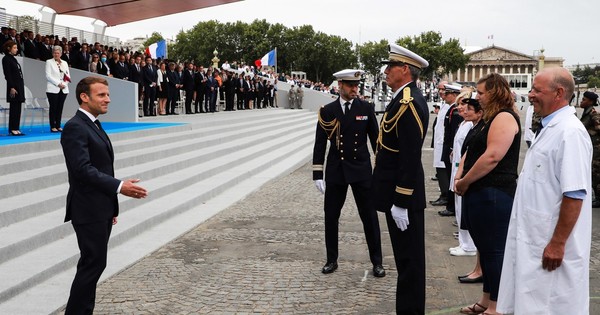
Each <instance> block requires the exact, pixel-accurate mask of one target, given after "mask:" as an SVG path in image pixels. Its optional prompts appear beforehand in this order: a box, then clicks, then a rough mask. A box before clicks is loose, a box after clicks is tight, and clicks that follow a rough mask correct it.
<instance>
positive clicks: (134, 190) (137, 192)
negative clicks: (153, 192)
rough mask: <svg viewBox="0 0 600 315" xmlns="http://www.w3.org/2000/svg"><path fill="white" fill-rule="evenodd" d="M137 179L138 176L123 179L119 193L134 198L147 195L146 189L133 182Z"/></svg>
mask: <svg viewBox="0 0 600 315" xmlns="http://www.w3.org/2000/svg"><path fill="white" fill-rule="evenodd" d="M139 181H140V179H139V178H136V179H127V180H124V181H123V186H121V194H123V195H125V196H127V197H131V198H136V199H142V198H146V197H147V196H148V192H147V191H146V189H144V188H143V187H142V186H138V185H136V184H135V183H138V182H139Z"/></svg>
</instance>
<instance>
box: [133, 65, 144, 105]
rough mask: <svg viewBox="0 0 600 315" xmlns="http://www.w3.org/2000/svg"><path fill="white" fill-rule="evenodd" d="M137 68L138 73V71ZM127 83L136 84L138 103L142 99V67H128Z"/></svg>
mask: <svg viewBox="0 0 600 315" xmlns="http://www.w3.org/2000/svg"><path fill="white" fill-rule="evenodd" d="M138 68H139V71H138ZM129 81H131V82H135V83H137V84H138V101H139V100H141V99H142V92H143V89H144V80H143V76H142V66H141V65H138V64H135V63H134V64H132V65H130V66H129Z"/></svg>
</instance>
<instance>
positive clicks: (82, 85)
mask: <svg viewBox="0 0 600 315" xmlns="http://www.w3.org/2000/svg"><path fill="white" fill-rule="evenodd" d="M95 83H100V84H104V85H106V86H108V81H106V79H104V78H101V77H95V76H89V77H85V78H83V79H81V81H79V83H77V88H75V98H77V103H78V104H79V105H81V104H82V103H83V101H82V100H81V93H85V94H87V95H88V96H91V95H90V86H91V85H92V84H95Z"/></svg>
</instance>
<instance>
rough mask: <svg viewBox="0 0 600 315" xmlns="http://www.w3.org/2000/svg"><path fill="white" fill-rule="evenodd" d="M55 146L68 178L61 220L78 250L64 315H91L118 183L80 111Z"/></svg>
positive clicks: (100, 135)
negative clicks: (72, 234)
mask: <svg viewBox="0 0 600 315" xmlns="http://www.w3.org/2000/svg"><path fill="white" fill-rule="evenodd" d="M60 143H61V145H62V148H63V153H64V156H65V162H66V164H67V170H68V174H69V192H68V193H67V212H66V216H65V222H67V221H71V222H72V224H73V228H74V230H75V234H76V235H77V243H78V245H79V249H80V251H81V257H80V258H79V262H78V263H77V273H76V274H75V279H74V280H73V284H72V286H71V293H70V296H69V301H68V302H67V309H66V313H65V314H66V315H69V314H78V315H79V314H92V312H93V309H94V302H95V296H96V284H97V282H98V279H99V278H100V275H102V272H103V271H104V268H105V267H106V256H107V250H108V239H109V237H110V232H111V229H112V218H113V217H116V216H118V214H119V201H118V199H117V189H118V187H119V184H120V183H121V181H120V180H118V179H116V178H114V173H115V172H114V167H113V163H114V153H113V148H112V144H111V142H110V140H109V138H108V136H107V135H106V133H105V132H104V130H102V129H100V128H98V126H96V124H94V122H92V121H91V120H90V118H88V117H87V116H86V115H85V114H84V113H83V112H81V111H79V110H78V111H77V112H76V114H75V116H74V117H73V118H71V119H70V120H69V121H68V122H67V123H66V124H65V127H64V131H63V132H62V134H61V139H60Z"/></svg>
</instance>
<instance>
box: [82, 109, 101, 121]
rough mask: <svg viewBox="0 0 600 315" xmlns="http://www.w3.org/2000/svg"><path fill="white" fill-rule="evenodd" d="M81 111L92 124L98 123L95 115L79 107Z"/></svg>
mask: <svg viewBox="0 0 600 315" xmlns="http://www.w3.org/2000/svg"><path fill="white" fill-rule="evenodd" d="M79 110H80V111H81V112H82V113H84V114H85V115H86V116H87V117H88V118H89V119H90V120H91V121H92V122H95V121H96V119H97V118H96V117H94V115H92V114H90V113H89V112H88V111H86V110H85V109H83V108H81V107H79Z"/></svg>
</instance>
